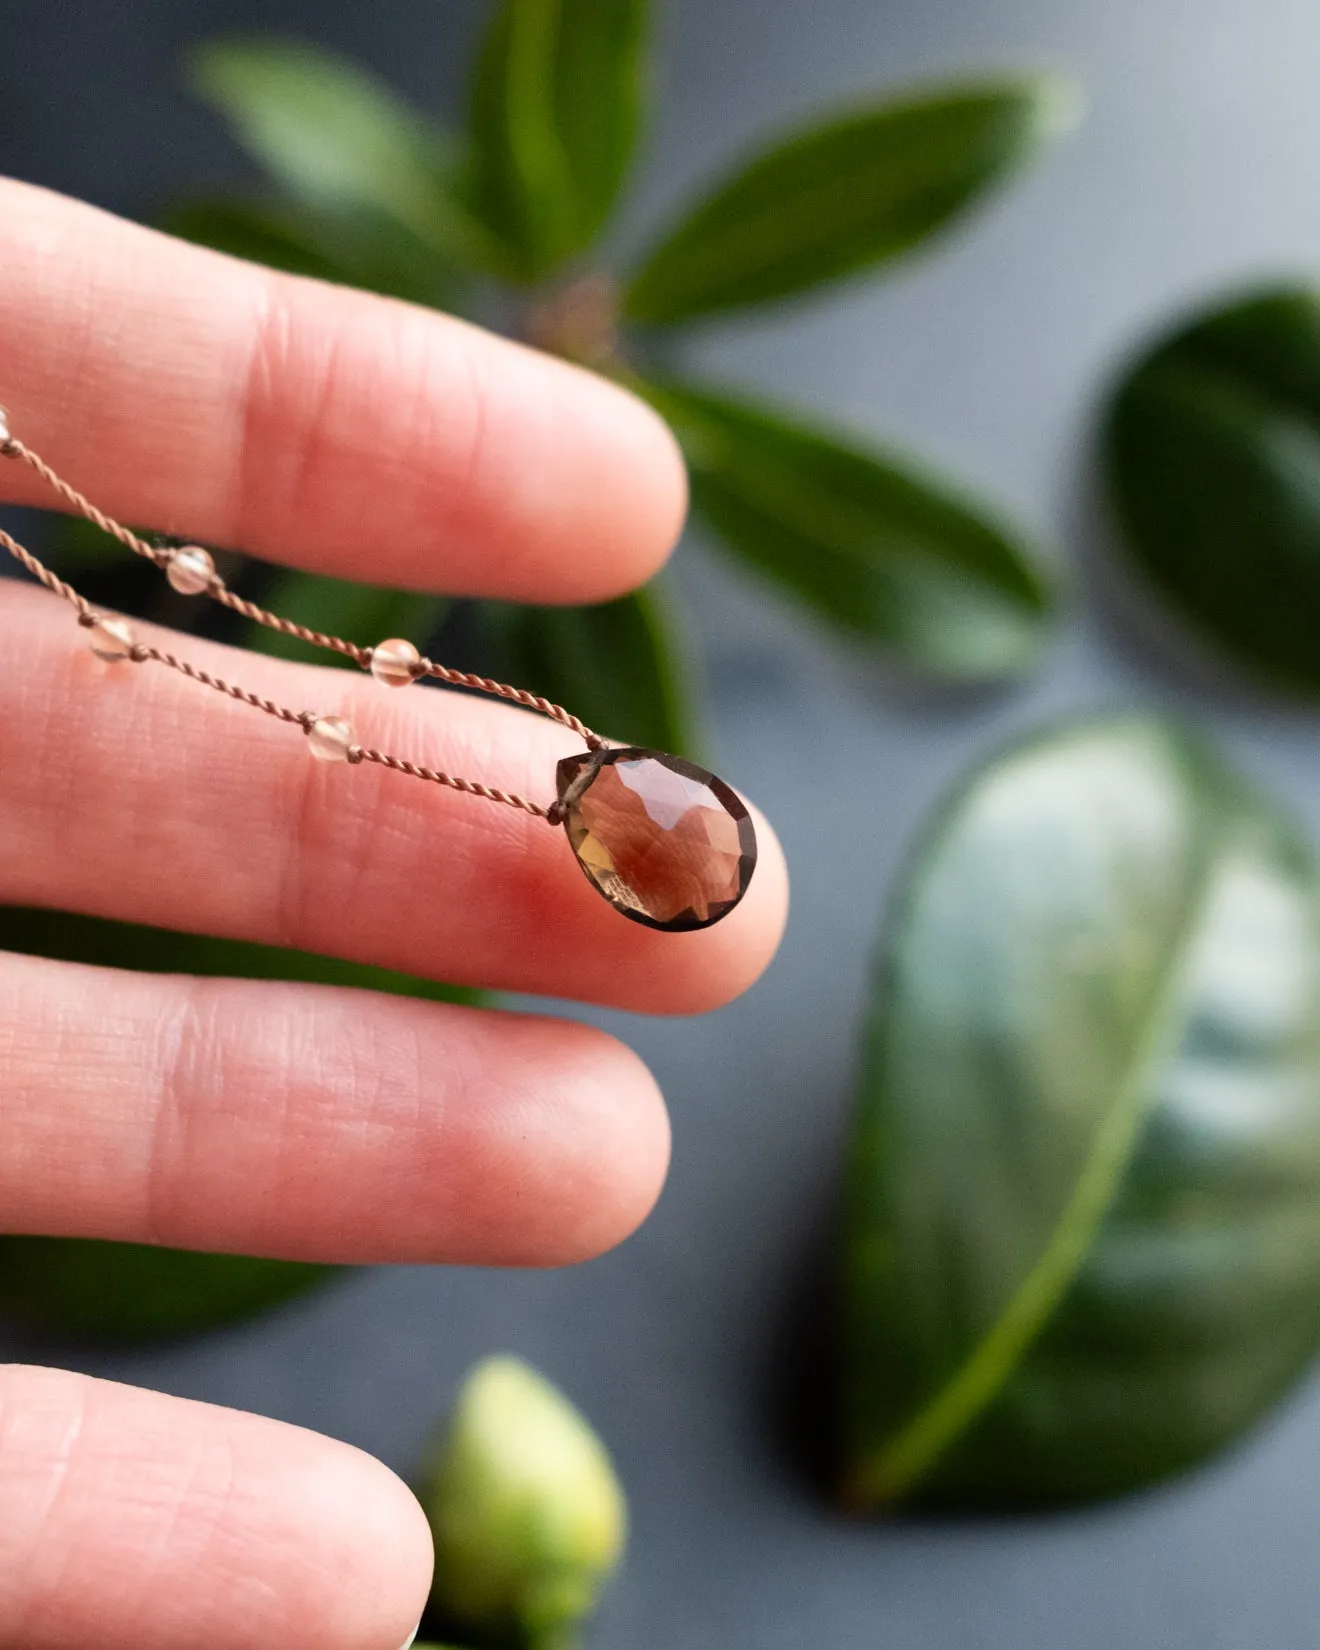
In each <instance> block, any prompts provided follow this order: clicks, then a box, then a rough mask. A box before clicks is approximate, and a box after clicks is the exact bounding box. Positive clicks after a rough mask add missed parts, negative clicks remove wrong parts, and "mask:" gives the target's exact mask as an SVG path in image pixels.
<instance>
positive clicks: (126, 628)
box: [88, 619, 137, 665]
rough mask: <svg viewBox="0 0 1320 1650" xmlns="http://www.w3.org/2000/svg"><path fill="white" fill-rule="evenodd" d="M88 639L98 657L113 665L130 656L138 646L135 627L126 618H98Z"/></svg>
mask: <svg viewBox="0 0 1320 1650" xmlns="http://www.w3.org/2000/svg"><path fill="white" fill-rule="evenodd" d="M88 640H89V641H90V642H91V647H92V652H93V653H94V654H95V655H96V657H97V658H98V659H104V660H105V662H106V663H107V664H111V665H112V664H115V663H117V662H118V661H119V660H121V659H127V658H130V657H131V656H132V653H133V649H134V648H135V647H136V646H137V637H136V636H135V635H134V633H133V627H132V625H130V624H129V623H128V622H127V621H126V620H124V619H98V620H97V621H96V623H95V624H94V625H93V626H92V627H91V635H90V637H89V638H88Z"/></svg>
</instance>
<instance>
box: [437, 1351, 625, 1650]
mask: <svg viewBox="0 0 1320 1650" xmlns="http://www.w3.org/2000/svg"><path fill="white" fill-rule="evenodd" d="M419 1499H420V1500H421V1503H422V1506H423V1507H424V1509H425V1511H426V1516H427V1518H428V1519H429V1520H430V1523H431V1530H432V1533H433V1534H434V1536H435V1558H436V1564H435V1581H434V1584H433V1587H432V1593H431V1602H432V1607H433V1608H434V1609H438V1610H441V1611H443V1612H445V1614H446V1615H448V1616H452V1617H453V1618H454V1619H455V1620H457V1621H461V1622H463V1623H465V1624H467V1625H468V1626H469V1627H471V1628H473V1629H475V1630H478V1631H479V1632H480V1633H481V1635H482V1637H483V1638H487V1637H489V1638H493V1639H496V1640H497V1641H498V1642H501V1643H505V1642H512V1643H514V1644H518V1645H521V1646H523V1647H525V1650H573V1646H575V1645H577V1644H578V1642H579V1639H578V1629H579V1628H580V1627H581V1625H582V1624H583V1623H584V1622H585V1621H586V1620H587V1619H588V1618H589V1617H590V1616H591V1615H592V1614H593V1613H594V1611H595V1609H596V1605H597V1603H598V1601H599V1598H600V1593H601V1590H602V1588H603V1587H604V1585H605V1583H606V1582H607V1581H608V1580H609V1578H610V1576H611V1575H612V1574H613V1572H614V1570H615V1569H616V1568H617V1566H618V1564H619V1560H620V1558H621V1557H622V1555H623V1548H624V1543H625V1540H626V1536H627V1523H628V1511H627V1505H626V1503H625V1500H624V1494H623V1487H622V1485H621V1484H620V1483H619V1480H618V1477H617V1475H616V1473H615V1471H614V1466H613V1463H612V1462H611V1461H610V1458H609V1455H608V1453H607V1451H606V1449H605V1446H604V1445H603V1444H602V1443H601V1441H600V1439H599V1438H598V1437H597V1436H596V1434H595V1433H594V1432H593V1431H592V1429H591V1427H590V1426H589V1425H588V1423H587V1421H586V1420H585V1418H584V1417H583V1416H582V1415H581V1414H580V1413H579V1412H578V1411H577V1410H576V1409H574V1407H573V1406H572V1404H570V1403H569V1401H568V1399H567V1398H565V1397H564V1395H563V1393H561V1392H559V1391H558V1390H557V1389H556V1388H555V1387H553V1386H551V1385H550V1383H549V1381H547V1380H546V1379H545V1378H544V1377H543V1376H541V1375H538V1374H537V1373H536V1371H535V1370H534V1369H531V1368H529V1366H528V1365H527V1364H525V1363H523V1362H522V1361H521V1360H520V1359H518V1358H510V1357H497V1358H486V1359H485V1360H483V1362H481V1363H480V1364H478V1365H477V1366H476V1368H475V1369H473V1370H472V1371H471V1372H470V1373H469V1374H468V1376H467V1378H466V1380H465V1381H464V1383H463V1388H462V1391H461V1392H460V1393H459V1396H458V1403H457V1405H456V1406H455V1409H454V1414H453V1417H452V1419H451V1421H450V1422H449V1425H448V1426H447V1428H446V1430H445V1434H444V1437H443V1438H442V1439H441V1440H440V1443H439V1446H438V1448H437V1450H436V1452H435V1459H434V1462H433V1464H432V1466H431V1468H430V1470H429V1472H428V1474H427V1482H426V1483H425V1484H424V1485H423V1486H422V1489H421V1492H420V1495H419ZM465 1636H466V1635H465Z"/></svg>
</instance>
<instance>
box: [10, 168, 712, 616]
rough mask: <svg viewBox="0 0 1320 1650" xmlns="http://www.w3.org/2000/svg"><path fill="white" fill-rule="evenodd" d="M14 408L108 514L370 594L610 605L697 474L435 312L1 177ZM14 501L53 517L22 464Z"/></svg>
mask: <svg viewBox="0 0 1320 1650" xmlns="http://www.w3.org/2000/svg"><path fill="white" fill-rule="evenodd" d="M0 267H2V268H3V269H4V280H3V282H0V401H3V402H5V403H6V404H7V405H8V406H9V408H10V413H11V423H12V426H13V429H14V433H15V434H17V435H19V436H21V437H22V439H23V440H24V441H25V442H27V443H28V445H29V446H31V447H33V448H34V449H36V450H37V451H39V452H40V453H42V455H43V456H44V457H45V458H47V459H48V460H49V461H50V462H51V463H52V464H53V465H54V466H55V467H56V469H57V470H61V471H62V472H64V473H65V474H66V475H67V476H68V478H69V480H70V481H72V482H73V483H74V484H75V485H76V486H78V487H79V488H80V489H81V490H82V491H83V492H85V493H87V494H88V495H89V496H91V497H92V498H94V499H95V500H96V502H97V504H98V505H99V506H100V507H101V508H103V509H105V510H108V511H109V512H110V513H111V514H112V515H116V516H119V517H120V518H121V519H123V520H126V521H132V522H136V523H138V524H139V525H141V526H143V527H152V528H157V529H160V530H162V531H166V532H170V533H179V534H181V535H184V536H187V537H192V538H199V539H202V540H203V541H206V542H210V543H216V544H222V545H225V546H228V547H230V548H233V549H242V550H247V551H250V552H251V553H252V554H254V555H257V556H262V557H266V558H268V559H271V560H277V561H282V562H288V563H290V564H291V565H293V566H298V567H307V568H314V569H317V570H319V571H321V572H325V573H330V574H334V575H337V576H339V577H342V578H350V579H362V580H366V581H368V582H371V583H374V584H385V585H399V586H403V587H406V588H415V589H419V590H443V591H450V592H454V593H457V594H480V595H489V596H506V597H512V598H515V599H520V600H535V601H547V602H581V601H593V600H602V599H604V598H606V597H608V596H613V595H617V594H619V593H620V592H621V591H623V590H626V589H629V588H631V587H632V586H634V585H636V584H640V583H642V582H643V581H644V580H645V579H646V578H647V577H649V576H650V574H651V573H653V572H654V571H655V569H656V567H657V566H658V565H659V564H660V563H661V562H662V561H663V560H664V558H665V557H666V556H667V555H668V553H669V551H670V550H671V549H672V547H673V544H674V540H675V538H676V537H677V535H678V531H679V528H680V526H681V524H682V518H683V512H684V509H685V505H686V483H685V480H684V476H683V470H682V463H681V460H680V459H679V457H678V452H677V449H676V447H675V445H674V443H673V440H672V438H671V437H670V436H669V434H668V432H667V430H666V429H665V427H664V425H663V424H662V423H661V421H660V420H659V419H658V418H657V417H656V416H655V415H654V414H653V413H652V412H651V411H650V410H649V409H648V408H647V407H645V406H644V405H643V404H642V403H641V402H640V401H638V400H636V399H635V398H634V397H632V396H631V395H629V394H627V393H625V392H624V391H623V390H621V389H618V388H616V387H615V386H613V385H611V384H609V383H607V382H606V381H605V380H603V379H601V378H599V377H597V376H596V375H594V374H591V373H588V372H584V371H582V370H580V369H578V368H576V367H572V366H569V365H567V364H565V363H563V362H559V361H555V360H552V359H550V358H549V357H547V356H544V355H541V354H539V353H537V352H536V351H533V350H529V349H524V348H522V347H521V346H520V345H517V344H514V343H511V342H508V341H507V340H504V339H500V338H496V337H493V336H492V335H491V334H489V333H486V332H483V331H482V330H480V329H479V328H477V327H473V326H469V325H467V324H466V323H464V322H461V321H457V320H454V319H452V318H451V317H449V316H445V315H440V314H438V313H436V312H434V311H431V310H425V309H420V308H417V307H415V306H413V305H409V304H403V303H398V302H395V301H393V300H391V299H386V298H380V297H375V296H371V295H367V294H363V293H356V292H350V291H347V290H346V289H343V288H340V287H335V286H329V285H326V284H325V283H322V282H318V281H309V280H303V279H300V278H298V277H294V276H289V275H282V274H277V273H274V272H272V271H270V270H265V269H260V268H258V267H257V266H256V265H252V264H245V263H242V262H240V261H238V260H236V259H233V258H227V257H223V256H221V255H220V254H219V253H214V252H209V251H205V250H203V249H201V248H199V247H194V246H189V245H187V244H185V243H184V242H182V241H176V240H174V239H172V238H171V237H169V236H166V235H161V234H157V233H156V232H154V231H152V230H148V229H143V228H141V227H139V226H137V225H135V224H130V223H126V222H124V221H123V220H121V219H118V218H114V217H111V216H109V215H108V214H107V213H104V212H100V211H98V210H96V209H95V208H93V207H90V206H85V205H83V204H82V203H80V202H77V201H72V200H68V199H65V198H64V197H62V196H59V195H54V194H51V193H49V192H47V191H45V190H42V189H36V188H32V187H30V186H28V185H25V184H20V183H15V182H12V181H7V180H0ZM0 468H2V473H0V488H3V489H4V491H3V492H2V493H0V497H4V498H6V499H9V500H11V501H17V502H32V503H40V504H49V503H50V502H51V499H50V495H49V494H48V493H46V492H44V491H43V489H42V487H41V484H40V483H39V482H38V481H37V479H36V478H35V477H34V476H32V475H31V474H30V473H28V472H26V471H25V470H24V469H22V468H21V467H20V466H17V465H12V466H4V467H0Z"/></svg>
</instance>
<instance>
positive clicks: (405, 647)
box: [371, 636, 422, 687]
mask: <svg viewBox="0 0 1320 1650" xmlns="http://www.w3.org/2000/svg"><path fill="white" fill-rule="evenodd" d="M421 657H422V656H421V654H420V653H419V652H418V651H417V649H416V648H415V647H414V646H413V645H412V643H411V642H405V641H403V640H402V638H400V637H398V636H391V638H390V639H389V641H388V642H381V643H380V644H379V646H377V647H373V648H372V650H371V674H372V675H373V676H374V677H375V678H376V680H377V681H378V682H384V684H385V686H386V687H407V686H408V684H409V682H415V681H416V680H417V673H416V670H415V668H414V667H415V666H416V665H417V664H418V663H419V661H420V660H421Z"/></svg>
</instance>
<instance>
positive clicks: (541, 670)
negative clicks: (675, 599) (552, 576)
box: [481, 583, 700, 755]
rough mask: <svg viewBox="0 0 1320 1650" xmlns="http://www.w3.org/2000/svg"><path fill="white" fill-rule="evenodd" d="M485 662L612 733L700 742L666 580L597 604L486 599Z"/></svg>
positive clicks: (686, 746)
mask: <svg viewBox="0 0 1320 1650" xmlns="http://www.w3.org/2000/svg"><path fill="white" fill-rule="evenodd" d="M481 616H482V620H483V628H484V630H485V633H486V639H487V643H488V646H489V648H490V660H491V666H490V668H491V671H492V672H493V673H495V674H497V675H499V676H501V677H502V678H504V679H505V680H507V681H512V682H517V683H518V685H519V687H525V688H529V689H530V690H531V691H532V692H533V693H538V694H540V695H541V696H542V697H543V698H546V699H551V700H553V701H554V702H555V703H556V704H560V705H564V706H566V707H567V708H568V709H569V710H571V711H572V712H573V714H574V715H575V716H580V717H581V718H582V720H583V721H584V722H585V723H586V724H587V726H588V727H591V728H594V729H595V730H596V731H597V732H598V733H601V734H604V735H605V736H606V737H607V738H610V739H622V740H626V741H627V742H628V743H629V744H634V745H644V746H647V747H648V748H649V749H651V750H661V751H673V752H675V753H676V754H679V755H682V754H685V753H686V754H688V755H691V754H692V753H693V752H694V751H697V750H699V747H700V736H699V732H698V729H697V727H696V713H695V707H694V706H693V703H692V696H691V689H690V686H689V683H690V680H691V673H690V670H689V667H688V664H687V660H686V657H685V651H684V648H683V646H682V643H681V640H680V638H679V635H678V632H677V628H676V626H675V623H674V619H673V615H672V613H671V610H670V604H669V602H668V600H667V598H666V596H665V593H664V589H663V586H661V585H659V584H654V583H653V584H649V585H647V586H646V587H645V589H642V590H637V591H634V592H633V594H632V595H629V596H623V597H621V598H620V599H619V600H618V601H613V602H603V603H601V604H600V605H599V606H595V607H517V606H513V605H512V604H508V603H501V602H483V603H482V604H481Z"/></svg>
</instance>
